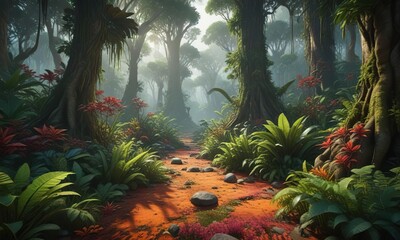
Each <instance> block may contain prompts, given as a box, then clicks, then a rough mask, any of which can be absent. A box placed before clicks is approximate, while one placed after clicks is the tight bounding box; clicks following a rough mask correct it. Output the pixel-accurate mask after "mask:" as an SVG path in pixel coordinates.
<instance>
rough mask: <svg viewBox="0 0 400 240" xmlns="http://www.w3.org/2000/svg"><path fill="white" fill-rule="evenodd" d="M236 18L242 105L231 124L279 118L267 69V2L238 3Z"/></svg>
mask: <svg viewBox="0 0 400 240" xmlns="http://www.w3.org/2000/svg"><path fill="white" fill-rule="evenodd" d="M235 4H236V18H235V20H236V21H235V22H231V25H234V26H238V32H239V34H240V35H239V38H240V40H239V47H238V52H237V57H238V59H239V68H238V69H236V73H237V75H238V77H239V82H240V90H239V97H240V98H239V99H240V105H239V108H238V111H237V113H236V116H235V119H234V120H233V121H232V124H236V123H240V122H244V121H248V120H250V121H254V120H259V119H276V118H277V116H278V115H279V114H280V113H281V112H282V111H283V109H282V105H281V103H280V101H279V99H278V97H277V95H276V91H275V87H274V86H273V84H272V82H271V73H270V71H269V70H268V69H267V68H268V65H269V61H268V59H267V53H266V47H265V36H264V24H265V16H264V8H263V7H264V0H252V1H246V0H235Z"/></svg>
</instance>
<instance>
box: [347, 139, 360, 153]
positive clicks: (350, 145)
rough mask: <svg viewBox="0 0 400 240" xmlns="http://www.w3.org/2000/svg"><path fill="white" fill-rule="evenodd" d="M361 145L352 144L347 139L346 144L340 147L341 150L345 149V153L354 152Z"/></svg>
mask: <svg viewBox="0 0 400 240" xmlns="http://www.w3.org/2000/svg"><path fill="white" fill-rule="evenodd" d="M360 148H361V145H353V142H352V141H348V142H346V144H345V145H344V147H342V150H343V151H345V152H346V153H350V154H351V153H354V152H357V151H358V150H360Z"/></svg>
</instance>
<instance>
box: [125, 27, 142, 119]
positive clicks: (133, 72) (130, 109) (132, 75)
mask: <svg viewBox="0 0 400 240" xmlns="http://www.w3.org/2000/svg"><path fill="white" fill-rule="evenodd" d="M145 39H146V33H144V34H140V35H139V36H138V37H137V38H136V39H135V40H134V43H133V44H132V45H133V46H132V47H130V48H129V50H130V51H129V52H130V60H129V80H128V84H127V85H126V88H125V92H124V96H123V97H122V102H123V103H124V105H126V106H127V108H126V110H125V114H124V116H123V119H124V120H130V119H131V118H133V117H137V116H138V110H137V109H136V108H135V106H134V105H133V104H132V99H133V98H136V97H137V94H138V92H139V80H138V63H139V61H140V52H141V51H142V47H143V44H144V40H145Z"/></svg>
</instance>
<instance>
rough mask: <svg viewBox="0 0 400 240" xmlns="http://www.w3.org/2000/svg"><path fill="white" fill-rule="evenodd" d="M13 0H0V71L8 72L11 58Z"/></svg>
mask: <svg viewBox="0 0 400 240" xmlns="http://www.w3.org/2000/svg"><path fill="white" fill-rule="evenodd" d="M11 5H12V0H3V1H0V72H8V70H9V67H10V64H11V60H10V57H9V55H8V21H9V11H10V8H11Z"/></svg>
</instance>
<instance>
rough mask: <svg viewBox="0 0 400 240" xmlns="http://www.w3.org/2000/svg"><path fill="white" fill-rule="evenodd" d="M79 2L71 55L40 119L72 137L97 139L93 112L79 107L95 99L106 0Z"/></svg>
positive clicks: (99, 68)
mask: <svg viewBox="0 0 400 240" xmlns="http://www.w3.org/2000/svg"><path fill="white" fill-rule="evenodd" d="M94 2H95V4H93V1H90V2H89V1H78V2H77V5H76V22H75V28H74V34H73V40H72V46H71V54H70V58H69V61H68V65H67V67H66V69H65V73H64V75H63V78H62V80H61V82H60V83H59V85H57V87H56V89H55V91H54V92H53V94H52V96H51V97H50V98H49V100H48V102H47V104H46V106H45V109H44V112H43V115H42V116H43V120H44V121H45V122H48V123H51V124H54V125H56V126H58V127H62V128H66V129H68V131H69V133H70V134H71V135H72V136H77V137H82V138H96V134H97V129H96V123H97V118H96V115H95V113H93V112H83V111H80V110H78V109H79V106H80V105H85V104H88V103H89V102H93V101H94V100H95V89H96V83H97V81H98V77H99V74H100V70H101V54H102V48H103V44H104V34H106V31H105V25H104V20H103V19H102V14H103V13H104V9H105V4H106V1H105V0H95V1H94Z"/></svg>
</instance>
